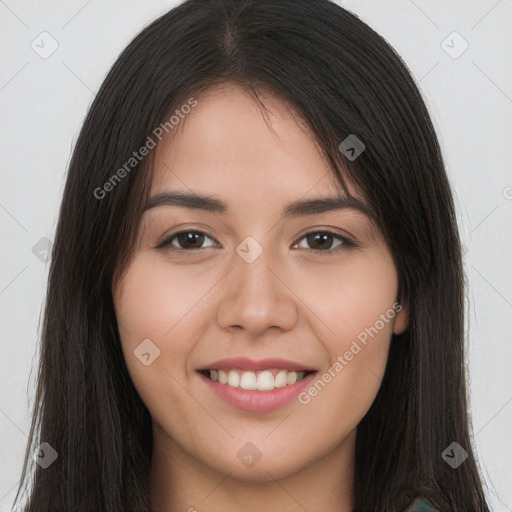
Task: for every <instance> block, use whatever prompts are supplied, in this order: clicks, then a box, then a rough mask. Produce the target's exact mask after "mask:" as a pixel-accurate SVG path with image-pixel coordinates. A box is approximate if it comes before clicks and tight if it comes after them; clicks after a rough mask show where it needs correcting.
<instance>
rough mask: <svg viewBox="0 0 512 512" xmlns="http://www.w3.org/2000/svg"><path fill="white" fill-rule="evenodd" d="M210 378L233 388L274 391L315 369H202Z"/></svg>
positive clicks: (201, 371)
mask: <svg viewBox="0 0 512 512" xmlns="http://www.w3.org/2000/svg"><path fill="white" fill-rule="evenodd" d="M199 373H201V374H202V375H204V376H205V377H207V378H208V379H210V380H212V381H214V382H218V383H219V384H224V385H225V386H229V387H232V388H238V389H243V390H246V391H273V390H274V389H280V388H284V387H286V386H292V385H293V384H295V383H296V382H299V381H301V380H302V379H303V378H304V377H306V376H307V375H309V374H311V373H315V372H313V371H289V370H282V369H279V368H272V369H268V370H255V371H253V370H240V369H231V370H221V369H209V370H200V372H199Z"/></svg>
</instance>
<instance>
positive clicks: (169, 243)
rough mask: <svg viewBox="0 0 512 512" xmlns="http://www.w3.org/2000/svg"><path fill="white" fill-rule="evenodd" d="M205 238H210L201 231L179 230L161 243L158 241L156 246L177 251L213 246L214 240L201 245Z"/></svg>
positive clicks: (214, 244)
mask: <svg viewBox="0 0 512 512" xmlns="http://www.w3.org/2000/svg"><path fill="white" fill-rule="evenodd" d="M205 240H212V241H213V238H210V237H209V236H208V235H207V234H206V233H203V232H202V231H193V230H190V231H179V232H178V233H174V234H171V235H170V236H168V237H167V238H166V239H165V240H163V241H162V242H161V243H159V244H158V245H157V246H156V248H157V249H161V248H168V247H169V248H171V249H173V250H177V251H185V252H196V251H197V249H204V248H206V247H215V246H216V245H217V244H216V242H214V243H212V244H211V245H207V246H206V247H203V246H202V245H203V244H204V242H205Z"/></svg>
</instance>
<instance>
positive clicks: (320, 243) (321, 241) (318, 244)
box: [306, 233, 334, 249]
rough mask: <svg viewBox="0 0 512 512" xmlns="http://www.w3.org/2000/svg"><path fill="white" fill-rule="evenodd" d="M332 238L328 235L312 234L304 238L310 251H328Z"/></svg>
mask: <svg viewBox="0 0 512 512" xmlns="http://www.w3.org/2000/svg"><path fill="white" fill-rule="evenodd" d="M333 238H334V237H333V236H332V235H331V234H330V233H314V234H312V235H307V236H306V239H307V241H308V244H309V247H310V248H311V249H330V248H331V245H332V242H333Z"/></svg>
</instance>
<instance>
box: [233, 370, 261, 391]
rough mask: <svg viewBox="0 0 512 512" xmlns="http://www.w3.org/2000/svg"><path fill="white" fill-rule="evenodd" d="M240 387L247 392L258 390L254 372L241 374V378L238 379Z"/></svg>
mask: <svg viewBox="0 0 512 512" xmlns="http://www.w3.org/2000/svg"><path fill="white" fill-rule="evenodd" d="M231 371H234V370H231ZM237 387H238V386H237ZM240 387H241V388H242V389H246V390H248V391H254V390H255V389H258V382H257V380H256V374H255V373H254V372H243V373H242V376H241V377H240Z"/></svg>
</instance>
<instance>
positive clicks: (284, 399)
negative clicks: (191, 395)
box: [199, 373, 316, 413]
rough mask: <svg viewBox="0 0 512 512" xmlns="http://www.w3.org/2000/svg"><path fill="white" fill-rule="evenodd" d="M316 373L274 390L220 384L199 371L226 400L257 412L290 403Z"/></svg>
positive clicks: (274, 409)
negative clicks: (251, 389)
mask: <svg viewBox="0 0 512 512" xmlns="http://www.w3.org/2000/svg"><path fill="white" fill-rule="evenodd" d="M315 375H316V373H311V374H309V375H307V376H306V377H304V378H303V379H301V380H299V382H296V383H295V384H291V385H290V386H284V387H282V388H278V389H273V390H272V391H247V390H245V389H241V388H234V387H232V386H228V385H227V384H220V383H219V382H215V381H213V380H211V379H209V378H208V377H206V376H205V375H203V374H202V373H199V376H200V377H201V378H202V379H203V381H204V382H206V384H207V385H208V386H209V387H210V388H211V389H212V390H213V391H214V392H215V393H216V394H217V395H218V396H220V397H221V398H223V399H224V400H225V401H226V402H228V403H230V404H231V405H234V406H235V407H238V408H239V409H242V410H244V411H248V412H255V413H267V412H273V411H276V410H278V409H280V408H281V407H284V406H285V405H287V404H289V403H290V402H291V401H292V400H293V399H294V398H297V396H298V395H299V394H300V393H301V391H303V390H304V389H305V388H307V387H308V386H309V385H310V383H311V381H313V380H314V378H315Z"/></svg>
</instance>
